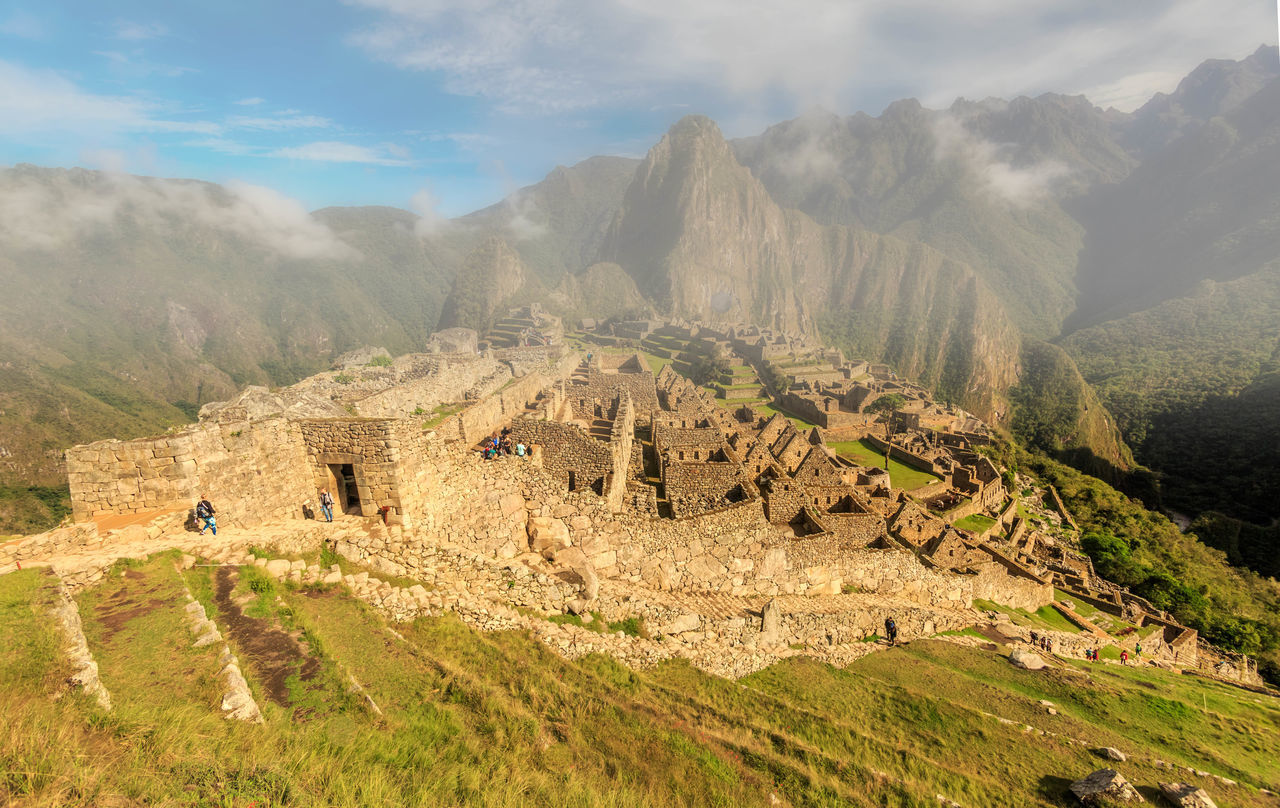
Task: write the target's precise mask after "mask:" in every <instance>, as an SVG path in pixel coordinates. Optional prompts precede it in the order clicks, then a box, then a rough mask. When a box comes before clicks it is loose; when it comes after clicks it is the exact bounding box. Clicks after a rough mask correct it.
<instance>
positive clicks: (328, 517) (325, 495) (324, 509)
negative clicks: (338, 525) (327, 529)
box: [320, 488, 333, 522]
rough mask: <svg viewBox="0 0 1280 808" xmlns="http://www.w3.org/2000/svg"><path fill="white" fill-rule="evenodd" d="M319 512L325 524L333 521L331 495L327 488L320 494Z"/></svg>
mask: <svg viewBox="0 0 1280 808" xmlns="http://www.w3.org/2000/svg"><path fill="white" fill-rule="evenodd" d="M320 512H321V513H323V514H324V520H325V521H326V522H332V521H333V495H332V494H330V493H329V489H328V488H326V489H324V490H323V491H321V492H320Z"/></svg>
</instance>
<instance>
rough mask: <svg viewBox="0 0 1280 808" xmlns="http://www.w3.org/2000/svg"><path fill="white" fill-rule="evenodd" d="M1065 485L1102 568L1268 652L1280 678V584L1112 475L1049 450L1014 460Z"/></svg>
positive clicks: (1273, 675)
mask: <svg viewBox="0 0 1280 808" xmlns="http://www.w3.org/2000/svg"><path fill="white" fill-rule="evenodd" d="M1014 462H1015V463H1018V464H1019V465H1021V466H1022V467H1025V468H1028V469H1030V470H1031V471H1033V472H1035V473H1036V474H1037V475H1038V476H1039V477H1040V478H1041V479H1042V480H1044V481H1045V482H1047V483H1049V484H1051V485H1054V486H1056V487H1057V489H1058V491H1059V493H1060V494H1061V496H1062V499H1063V501H1064V502H1065V503H1066V505H1067V507H1068V509H1069V510H1070V511H1071V513H1072V515H1073V516H1074V517H1075V519H1076V521H1077V522H1078V523H1079V524H1080V527H1081V529H1082V530H1083V531H1084V533H1085V537H1084V549H1085V551H1086V552H1088V553H1089V555H1090V556H1091V557H1092V558H1093V562H1094V565H1095V567H1096V568H1097V570H1098V572H1099V573H1100V574H1102V575H1104V576H1106V577H1107V578H1108V579H1110V580H1113V581H1115V582H1117V583H1120V584H1123V585H1126V586H1129V587H1131V588H1132V590H1133V591H1134V592H1136V593H1137V594H1139V595H1141V596H1143V597H1145V598H1147V599H1148V600H1150V601H1151V602H1152V603H1153V604H1155V605H1156V606H1157V607H1158V608H1161V609H1165V610H1167V611H1169V612H1171V613H1173V615H1174V616H1175V617H1176V618H1177V619H1178V620H1179V621H1181V622H1183V623H1184V624H1186V625H1189V626H1191V627H1193V628H1195V629H1197V630H1198V631H1199V632H1200V633H1201V634H1202V635H1203V636H1204V637H1205V638H1206V639H1208V640H1209V641H1210V642H1212V643H1214V644H1216V645H1220V646H1222V647H1224V648H1230V649H1232V650H1236V651H1241V652H1244V653H1247V654H1251V655H1257V656H1260V658H1261V660H1262V662H1263V665H1262V667H1263V671H1262V672H1263V675H1264V676H1266V677H1267V678H1268V679H1269V680H1270V681H1272V682H1280V584H1277V583H1276V580H1275V579H1274V578H1263V577H1262V576H1259V575H1257V574H1256V573H1253V572H1250V571H1248V570H1245V569H1239V568H1236V567H1232V566H1231V565H1230V564H1229V563H1228V559H1227V556H1226V554H1225V553H1223V552H1222V551H1221V550H1216V549H1213V548H1211V547H1208V546H1206V545H1205V544H1203V543H1202V542H1201V541H1200V539H1199V537H1198V536H1197V535H1196V534H1194V533H1182V532H1181V531H1179V530H1178V527H1177V526H1176V525H1175V524H1174V523H1173V522H1171V521H1169V520H1168V519H1167V518H1166V517H1164V516H1163V515H1161V514H1159V513H1156V512H1154V511H1149V510H1147V509H1146V508H1144V507H1143V506H1142V504H1141V503H1139V502H1137V501H1135V500H1131V499H1129V498H1128V497H1126V496H1125V495H1124V494H1121V493H1120V492H1119V491H1117V490H1115V489H1114V488H1112V487H1111V486H1109V485H1107V484H1106V483H1104V482H1102V481H1100V480H1098V479H1096V478H1093V477H1089V476H1088V475H1085V474H1082V473H1080V472H1079V471H1076V470H1075V469H1073V468H1071V467H1069V466H1066V465H1064V464H1062V463H1058V462H1056V461H1053V460H1050V459H1047V458H1045V457H1043V456H1031V455H1026V454H1023V455H1021V456H1020V457H1019V458H1018V459H1017V460H1015V461H1014Z"/></svg>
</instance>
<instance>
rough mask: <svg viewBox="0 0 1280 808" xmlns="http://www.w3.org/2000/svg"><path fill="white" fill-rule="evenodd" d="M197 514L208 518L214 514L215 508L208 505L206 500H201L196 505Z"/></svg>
mask: <svg viewBox="0 0 1280 808" xmlns="http://www.w3.org/2000/svg"><path fill="white" fill-rule="evenodd" d="M196 516H198V517H200V518H201V519H208V518H209V517H210V516H213V508H211V507H209V506H208V505H206V504H205V502H204V500H201V501H200V504H199V505H197V506H196Z"/></svg>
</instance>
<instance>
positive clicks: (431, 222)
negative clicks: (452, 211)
mask: <svg viewBox="0 0 1280 808" xmlns="http://www.w3.org/2000/svg"><path fill="white" fill-rule="evenodd" d="M439 208H440V200H439V199H438V198H437V197H436V195H435V194H433V193H432V192H431V190H430V189H428V188H423V189H422V190H421V191H418V192H417V193H416V194H414V195H413V197H412V198H410V200H409V210H411V211H413V212H414V213H416V214H418V221H416V222H414V223H413V232H414V233H416V234H418V236H419V237H420V238H430V237H432V236H435V235H438V234H439V233H440V231H441V230H443V229H444V228H445V227H447V226H448V224H449V219H448V218H447V217H445V216H444V215H443V214H441V213H440V210H439Z"/></svg>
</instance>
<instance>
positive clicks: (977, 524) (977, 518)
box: [952, 513, 996, 534]
mask: <svg viewBox="0 0 1280 808" xmlns="http://www.w3.org/2000/svg"><path fill="white" fill-rule="evenodd" d="M995 523H996V520H995V519H992V518H991V517H990V516H987V515H986V514H984V513H975V514H973V515H971V516H966V517H965V518H963V519H957V520H956V521H955V522H952V524H953V525H955V526H956V527H958V528H960V529H961V530H971V531H973V532H974V533H979V534H981V533H985V532H986V530H987V528H989V527H991V526H992V525H994V524H995Z"/></svg>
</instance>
